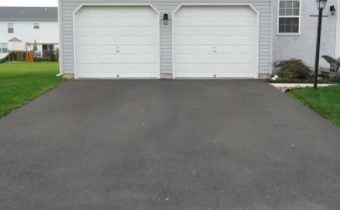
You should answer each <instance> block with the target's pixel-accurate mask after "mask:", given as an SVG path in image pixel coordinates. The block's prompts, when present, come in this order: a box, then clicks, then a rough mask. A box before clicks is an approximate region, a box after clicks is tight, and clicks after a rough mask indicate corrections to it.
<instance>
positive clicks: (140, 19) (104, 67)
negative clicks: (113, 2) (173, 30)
mask: <svg viewBox="0 0 340 210" xmlns="http://www.w3.org/2000/svg"><path fill="white" fill-rule="evenodd" d="M76 36H77V38H76V46H77V47H76V62H77V65H76V68H77V71H76V76H77V77H79V78H88V77H90V78H104V77H106V78H123V77H132V78H138V77H141V78H144V77H153V78H158V77H159V21H158V14H157V13H156V12H155V11H154V10H153V9H152V8H151V7H149V6H125V7H124V6H107V7H100V6H89V7H84V8H82V9H81V10H80V11H79V12H78V13H77V15H76Z"/></svg>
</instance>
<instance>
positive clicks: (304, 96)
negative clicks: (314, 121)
mask: <svg viewBox="0 0 340 210" xmlns="http://www.w3.org/2000/svg"><path fill="white" fill-rule="evenodd" d="M289 95H291V96H293V97H294V98H296V99H297V100H299V101H300V102H302V103H303V104H305V105H306V106H308V107H310V108H311V109H313V110H314V111H315V112H317V113H318V114H320V115H321V116H323V117H325V118H327V119H329V120H331V121H332V122H334V123H335V124H336V125H337V126H340V85H336V86H330V87H324V88H319V89H318V90H317V91H315V90H314V89H313V88H302V89H296V90H293V91H291V92H289Z"/></svg>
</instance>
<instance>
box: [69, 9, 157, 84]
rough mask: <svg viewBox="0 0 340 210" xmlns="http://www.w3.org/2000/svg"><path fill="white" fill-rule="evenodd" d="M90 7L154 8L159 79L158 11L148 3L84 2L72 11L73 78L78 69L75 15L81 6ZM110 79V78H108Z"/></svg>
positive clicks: (76, 74)
mask: <svg viewBox="0 0 340 210" xmlns="http://www.w3.org/2000/svg"><path fill="white" fill-rule="evenodd" d="M87 6H89V7H91V6H145V7H150V8H151V9H152V10H154V11H155V12H156V13H157V16H158V21H157V23H158V29H157V32H158V37H159V39H158V43H157V44H158V48H157V52H156V53H157V57H158V58H157V60H158V63H157V67H158V76H157V79H160V78H161V68H160V67H161V34H160V24H161V21H160V12H159V11H158V10H157V9H156V8H155V7H154V6H153V5H152V4H150V3H84V4H80V5H79V6H78V7H77V8H76V9H75V10H74V11H73V14H72V16H73V59H74V61H73V65H74V67H73V68H74V70H73V71H74V78H75V79H79V77H78V73H77V69H78V66H77V52H76V51H77V50H76V49H77V47H76V37H77V36H76V15H77V13H78V12H79V11H80V10H81V8H83V7H87ZM108 79H110V78H108Z"/></svg>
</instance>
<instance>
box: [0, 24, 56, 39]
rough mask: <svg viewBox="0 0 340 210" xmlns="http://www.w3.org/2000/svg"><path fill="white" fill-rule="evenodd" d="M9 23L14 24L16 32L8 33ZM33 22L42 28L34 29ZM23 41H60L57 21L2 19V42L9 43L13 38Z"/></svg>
mask: <svg viewBox="0 0 340 210" xmlns="http://www.w3.org/2000/svg"><path fill="white" fill-rule="evenodd" d="M8 23H13V24H14V33H8V31H7V29H8ZM33 23H39V25H40V28H39V29H34V28H33ZM14 37H16V38H18V39H20V40H21V41H22V42H24V43H26V42H30V43H33V42H34V40H36V41H37V42H38V43H59V26H58V22H57V21H0V42H1V43H3V42H5V43H8V41H9V40H10V39H12V38H14Z"/></svg>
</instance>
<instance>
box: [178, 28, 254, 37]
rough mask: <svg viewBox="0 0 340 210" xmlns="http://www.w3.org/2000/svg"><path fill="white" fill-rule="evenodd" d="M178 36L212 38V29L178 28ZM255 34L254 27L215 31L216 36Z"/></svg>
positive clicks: (216, 29) (217, 29) (218, 29)
mask: <svg viewBox="0 0 340 210" xmlns="http://www.w3.org/2000/svg"><path fill="white" fill-rule="evenodd" d="M176 30H177V32H178V34H181V35H182V36H194V35H206V36H211V35H212V34H211V27H203V26H202V27H199V28H195V30H193V28H192V27H182V26H179V27H177V28H176ZM253 33H254V27H252V26H246V27H244V26H242V27H241V26H235V27H216V28H215V29H214V35H222V36H230V35H237V36H239V35H249V34H253Z"/></svg>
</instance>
